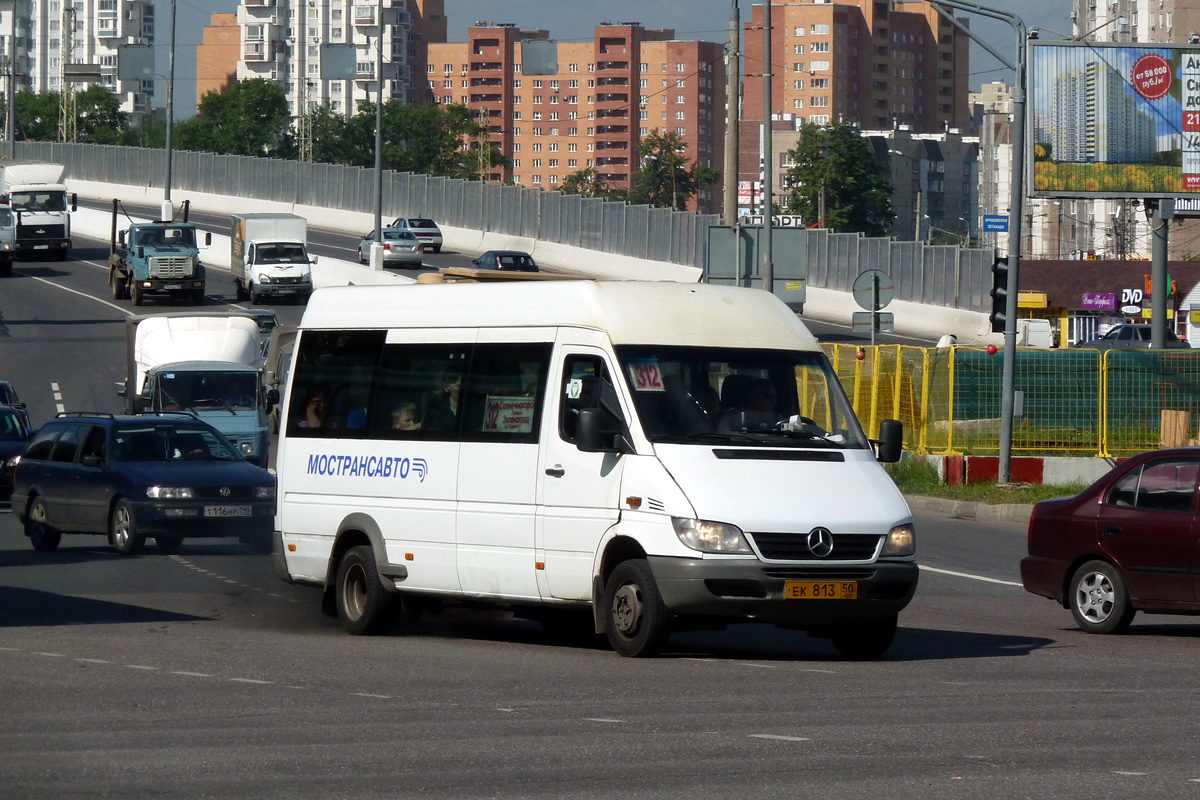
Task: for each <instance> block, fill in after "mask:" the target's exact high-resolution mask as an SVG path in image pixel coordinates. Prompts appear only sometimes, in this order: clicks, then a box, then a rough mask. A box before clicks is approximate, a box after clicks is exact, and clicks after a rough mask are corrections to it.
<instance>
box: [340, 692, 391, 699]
mask: <svg viewBox="0 0 1200 800" xmlns="http://www.w3.org/2000/svg"><path fill="white" fill-rule="evenodd" d="M350 696H351V697H369V698H371V699H372V700H391V699H393V698H392V696H391V695H390V694H368V693H367V692H351V693H350Z"/></svg>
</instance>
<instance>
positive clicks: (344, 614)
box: [334, 545, 393, 636]
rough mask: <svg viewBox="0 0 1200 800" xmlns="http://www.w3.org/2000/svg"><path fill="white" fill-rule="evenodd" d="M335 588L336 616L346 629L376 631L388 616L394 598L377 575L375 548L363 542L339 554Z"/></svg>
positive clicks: (362, 633) (368, 633)
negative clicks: (340, 555)
mask: <svg viewBox="0 0 1200 800" xmlns="http://www.w3.org/2000/svg"><path fill="white" fill-rule="evenodd" d="M334 591H335V592H336V594H337V615H338V619H339V620H340V621H341V623H342V628H344V629H345V630H346V632H347V633H352V634H354V635H355V636H371V635H374V634H377V633H379V632H380V630H382V628H383V626H384V625H385V624H386V623H387V621H388V618H389V617H390V616H391V612H392V599H393V598H392V596H391V595H390V594H388V593H387V591H385V590H384V588H383V583H382V581H380V579H379V570H378V569H377V568H376V567H375V551H374V550H372V549H371V548H370V547H368V546H366V545H360V546H358V547H351V548H350V549H349V550H347V551H346V554H345V555H344V556H342V561H341V563H340V564H338V572H337V587H336V588H335V590H334Z"/></svg>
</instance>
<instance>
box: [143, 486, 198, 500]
mask: <svg viewBox="0 0 1200 800" xmlns="http://www.w3.org/2000/svg"><path fill="white" fill-rule="evenodd" d="M146 496H147V497H153V498H154V499H155V500H191V499H192V497H193V495H192V490H191V489H190V488H188V487H186V486H151V487H150V488H148V489H146Z"/></svg>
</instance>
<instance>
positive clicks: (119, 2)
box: [0, 0, 154, 114]
mask: <svg viewBox="0 0 1200 800" xmlns="http://www.w3.org/2000/svg"><path fill="white" fill-rule="evenodd" d="M68 12H73V13H74V29H73V30H68V29H64V27H63V23H64V20H65V19H66V18H67V17H66V16H65V15H66V14H67V13H68ZM0 37H3V39H4V49H5V53H6V54H10V53H11V54H12V55H13V56H14V58H15V63H14V71H15V73H16V84H17V86H18V87H19V88H29V89H32V90H33V91H35V92H46V91H53V92H58V91H60V90H61V89H62V73H63V65H64V64H86V65H95V66H98V67H99V70H100V83H101V84H103V85H104V86H105V87H107V88H108V89H109V90H110V91H112V92H113V93H114V94H116V95H117V96H118V97H119V98H120V99H121V110H122V111H125V112H128V113H135V114H140V113H146V112H148V111H150V108H151V105H152V101H153V98H154V81H153V80H146V81H143V80H136V81H118V80H117V48H118V46H119V45H122V44H127V43H153V42H154V4H153V2H152V1H151V0H72V2H70V3H69V4H68V3H66V2H64V0H0ZM68 43H69V49H68V46H67V45H68ZM74 88H75V89H76V90H81V89H83V88H85V87H84V86H83V85H82V84H76V85H75V86H74Z"/></svg>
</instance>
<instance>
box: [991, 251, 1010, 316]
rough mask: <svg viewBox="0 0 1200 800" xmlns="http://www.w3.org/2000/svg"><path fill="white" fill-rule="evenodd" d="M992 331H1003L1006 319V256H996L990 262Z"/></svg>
mask: <svg viewBox="0 0 1200 800" xmlns="http://www.w3.org/2000/svg"><path fill="white" fill-rule="evenodd" d="M991 294H992V313H991V314H989V315H988V319H989V320H991V322H992V333H1004V328H1005V325H1006V324H1007V321H1008V257H1007V256H1005V257H1004V258H997V259H996V261H995V263H993V264H992V292H991Z"/></svg>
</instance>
